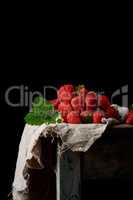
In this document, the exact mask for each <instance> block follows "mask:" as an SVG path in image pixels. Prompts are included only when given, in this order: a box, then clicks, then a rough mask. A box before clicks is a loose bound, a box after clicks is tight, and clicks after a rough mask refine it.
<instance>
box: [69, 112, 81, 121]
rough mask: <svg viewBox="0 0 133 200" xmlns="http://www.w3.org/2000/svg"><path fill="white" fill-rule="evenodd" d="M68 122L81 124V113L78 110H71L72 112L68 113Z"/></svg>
mask: <svg viewBox="0 0 133 200" xmlns="http://www.w3.org/2000/svg"><path fill="white" fill-rule="evenodd" d="M67 122H68V123H71V124H80V122H81V119H80V115H79V113H78V112H76V111H71V112H70V113H68V115H67Z"/></svg>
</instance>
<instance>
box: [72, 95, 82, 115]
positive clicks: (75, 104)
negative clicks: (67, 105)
mask: <svg viewBox="0 0 133 200" xmlns="http://www.w3.org/2000/svg"><path fill="white" fill-rule="evenodd" d="M83 103H84V102H82V97H81V96H76V97H74V98H72V100H71V105H72V108H73V110H75V111H78V112H80V111H81V110H83V108H84V105H83Z"/></svg>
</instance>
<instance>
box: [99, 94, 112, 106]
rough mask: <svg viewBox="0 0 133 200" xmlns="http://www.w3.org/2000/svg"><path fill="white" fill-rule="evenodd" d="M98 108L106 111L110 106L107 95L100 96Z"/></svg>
mask: <svg viewBox="0 0 133 200" xmlns="http://www.w3.org/2000/svg"><path fill="white" fill-rule="evenodd" d="M98 106H99V107H101V108H102V109H106V108H107V107H108V106H110V101H109V98H108V97H107V96H105V95H99V96H98Z"/></svg>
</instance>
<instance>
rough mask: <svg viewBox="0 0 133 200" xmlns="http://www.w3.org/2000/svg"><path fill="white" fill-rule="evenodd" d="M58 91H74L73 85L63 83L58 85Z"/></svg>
mask: <svg viewBox="0 0 133 200" xmlns="http://www.w3.org/2000/svg"><path fill="white" fill-rule="evenodd" d="M59 91H60V92H62V91H66V92H70V93H72V92H74V86H73V85H70V84H67V85H63V86H61V87H60V89H59Z"/></svg>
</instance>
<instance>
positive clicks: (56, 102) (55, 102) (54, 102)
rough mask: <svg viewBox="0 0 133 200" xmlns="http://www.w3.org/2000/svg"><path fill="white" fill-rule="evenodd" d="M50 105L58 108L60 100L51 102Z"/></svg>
mask: <svg viewBox="0 0 133 200" xmlns="http://www.w3.org/2000/svg"><path fill="white" fill-rule="evenodd" d="M49 103H51V104H53V106H54V107H55V108H58V104H59V100H58V99H53V100H49Z"/></svg>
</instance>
